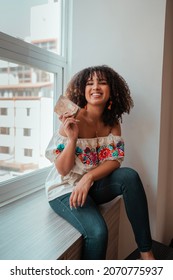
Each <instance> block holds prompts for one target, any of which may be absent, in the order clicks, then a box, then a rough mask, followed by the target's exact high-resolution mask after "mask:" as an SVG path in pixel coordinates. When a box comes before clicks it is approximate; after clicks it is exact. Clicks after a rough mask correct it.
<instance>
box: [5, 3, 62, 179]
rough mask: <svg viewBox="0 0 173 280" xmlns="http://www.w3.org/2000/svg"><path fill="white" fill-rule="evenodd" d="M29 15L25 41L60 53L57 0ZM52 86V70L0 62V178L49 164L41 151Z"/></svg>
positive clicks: (48, 129)
mask: <svg viewBox="0 0 173 280" xmlns="http://www.w3.org/2000/svg"><path fill="white" fill-rule="evenodd" d="M30 16H31V34H30V37H28V38H26V41H28V42H30V43H32V44H34V45H36V46H38V47H40V48H45V49H47V50H50V51H53V52H56V53H58V52H60V43H59V42H58V38H59V39H60V26H59V25H58V23H59V22H60V18H59V17H60V1H51V0H49V1H48V4H44V5H39V6H34V7H32V8H31V14H30ZM50 19H51V20H50ZM51 26H53V27H54V26H57V28H50V27H51ZM53 88H54V76H53V74H52V73H48V72H45V71H42V70H40V69H34V68H31V67H30V66H28V65H18V64H15V63H12V62H7V61H2V60H1V61H0V181H3V180H6V179H7V178H8V177H9V178H10V177H12V176H13V175H18V174H20V173H23V172H29V171H31V170H35V169H37V168H40V167H44V166H46V165H48V161H47V160H46V159H45V156H44V153H45V149H46V146H47V144H48V141H49V139H50V135H51V134H52V131H53Z"/></svg>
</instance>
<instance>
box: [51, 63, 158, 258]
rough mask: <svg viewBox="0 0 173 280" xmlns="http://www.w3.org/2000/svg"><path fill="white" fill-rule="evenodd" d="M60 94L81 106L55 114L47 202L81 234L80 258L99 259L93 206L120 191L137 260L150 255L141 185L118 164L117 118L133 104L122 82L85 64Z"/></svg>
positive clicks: (101, 235)
mask: <svg viewBox="0 0 173 280" xmlns="http://www.w3.org/2000/svg"><path fill="white" fill-rule="evenodd" d="M66 96H67V97H68V98H69V99H70V100H71V101H73V102H74V103H76V104H77V105H78V106H80V107H81V109H80V111H79V113H78V114H77V116H73V115H70V113H69V112H64V114H62V115H61V116H60V120H61V126H60V129H59V131H58V132H56V134H55V135H54V136H53V138H52V139H51V141H50V143H49V145H48V147H47V150H46V156H47V158H49V159H50V161H51V162H54V167H53V169H52V171H51V172H50V174H49V176H48V178H47V181H46V190H47V195H48V200H49V203H50V206H51V207H52V209H53V210H54V211H55V212H56V213H57V214H58V215H60V216H61V217H63V218H64V219H66V220H67V221H68V222H69V223H71V224H72V225H73V226H74V227H75V228H76V229H77V230H78V231H79V232H80V233H81V234H82V235H83V252H82V259H85V260H91V259H97V260H101V259H105V257H106V249H107V241H108V231H107V226H106V224H105V221H104V219H103V217H102V215H101V214H100V212H99V209H98V207H97V205H99V204H102V203H106V202H108V201H110V200H112V199H114V198H115V197H116V196H118V195H123V198H124V203H125V207H126V212H127V216H128V218H129V221H130V223H131V225H132V229H133V232H134V235H135V240H136V242H137V245H138V248H139V251H140V254H141V259H154V256H153V253H152V251H151V245H152V240H151V234H150V227H149V218H148V208H147V200H146V196H145V192H144V188H143V185H142V183H141V180H140V178H139V175H138V174H137V172H136V171H134V170H133V169H131V168H125V167H124V168H123V167H121V168H120V165H121V162H122V160H123V158H124V141H123V139H122V137H121V127H120V120H121V119H122V115H123V114H124V113H129V112H130V108H131V107H132V106H133V100H132V98H131V96H130V90H129V87H128V85H127V83H126V82H125V80H124V79H123V78H122V77H121V76H120V75H119V74H118V73H116V72H115V71H114V70H113V69H112V68H110V67H108V66H105V65H103V66H96V67H89V68H86V69H83V70H82V71H80V72H79V73H77V74H76V75H75V76H74V77H73V78H72V80H71V81H70V83H69V85H68V87H67V90H66Z"/></svg>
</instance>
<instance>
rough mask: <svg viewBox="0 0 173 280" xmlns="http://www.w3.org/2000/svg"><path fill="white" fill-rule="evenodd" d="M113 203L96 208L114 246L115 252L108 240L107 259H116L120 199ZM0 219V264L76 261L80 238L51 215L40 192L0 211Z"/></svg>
mask: <svg viewBox="0 0 173 280" xmlns="http://www.w3.org/2000/svg"><path fill="white" fill-rule="evenodd" d="M115 200H116V201H115V202H114V201H113V202H110V203H107V204H105V205H101V207H100V209H101V212H102V214H103V216H104V218H105V220H106V222H107V223H108V227H111V234H110V238H113V242H116V244H115V247H116V248H115V247H113V246H112V245H111V244H112V241H111V240H110V242H109V243H110V245H111V246H110V250H111V248H113V251H112V253H113V254H114V255H111V254H112V253H111V251H110V250H108V251H110V257H108V259H112V258H113V257H115V258H116V256H117V251H118V231H119V208H120V198H119V197H118V198H116V199H115ZM0 215H1V218H0V219H1V227H2V229H1V245H0V259H1V260H9V259H10V260H56V259H77V258H78V259H79V258H80V254H79V253H80V250H81V246H82V238H81V234H80V233H79V232H78V231H77V230H76V229H75V228H73V227H72V226H71V225H70V224H68V223H67V222H66V221H65V220H64V219H62V218H61V217H59V216H57V214H56V213H54V212H53V210H52V209H51V208H50V206H49V204H48V202H47V199H46V195H45V191H44V189H42V190H39V191H37V192H35V193H32V194H30V195H28V196H26V197H23V198H21V199H19V200H17V201H14V202H12V203H10V204H8V205H5V206H3V207H1V209H0ZM112 215H116V217H115V218H116V220H114V221H113V223H112V222H111V221H112V219H110V218H112ZM112 224H114V225H112ZM111 236H112V237H111ZM115 252H116V255H115ZM76 256H78V257H76Z"/></svg>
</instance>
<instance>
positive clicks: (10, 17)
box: [0, 0, 48, 39]
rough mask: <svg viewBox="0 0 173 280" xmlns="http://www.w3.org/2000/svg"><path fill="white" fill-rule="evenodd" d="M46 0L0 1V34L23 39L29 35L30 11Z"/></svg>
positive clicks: (46, 0) (46, 1)
mask: <svg viewBox="0 0 173 280" xmlns="http://www.w3.org/2000/svg"><path fill="white" fill-rule="evenodd" d="M46 3H48V0H0V32H4V33H7V34H8V35H12V36H14V37H18V38H21V39H24V38H25V37H28V36H29V35H30V9H31V7H33V6H37V5H41V4H46Z"/></svg>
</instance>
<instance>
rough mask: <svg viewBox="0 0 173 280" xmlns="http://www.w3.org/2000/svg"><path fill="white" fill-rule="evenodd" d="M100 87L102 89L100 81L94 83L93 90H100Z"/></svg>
mask: <svg viewBox="0 0 173 280" xmlns="http://www.w3.org/2000/svg"><path fill="white" fill-rule="evenodd" d="M99 87H100V85H99V83H98V81H95V82H94V83H93V89H98V88H99Z"/></svg>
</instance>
